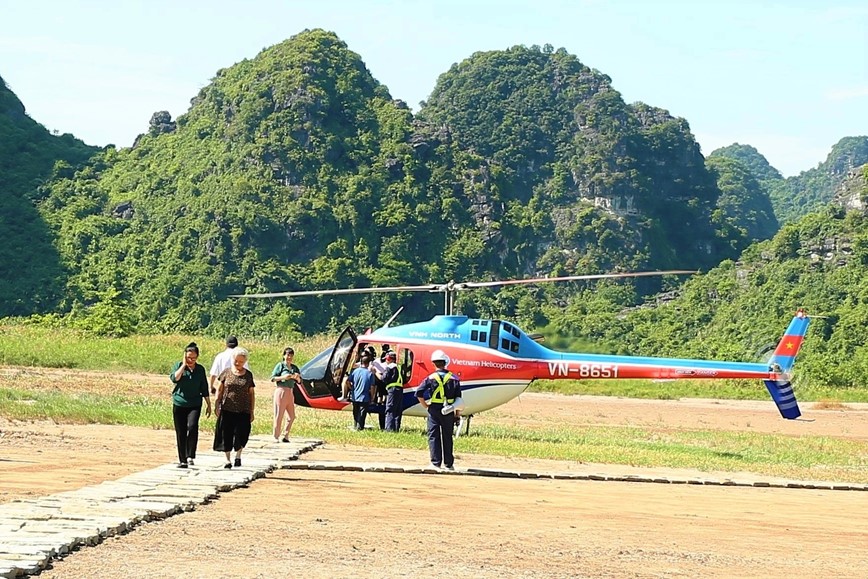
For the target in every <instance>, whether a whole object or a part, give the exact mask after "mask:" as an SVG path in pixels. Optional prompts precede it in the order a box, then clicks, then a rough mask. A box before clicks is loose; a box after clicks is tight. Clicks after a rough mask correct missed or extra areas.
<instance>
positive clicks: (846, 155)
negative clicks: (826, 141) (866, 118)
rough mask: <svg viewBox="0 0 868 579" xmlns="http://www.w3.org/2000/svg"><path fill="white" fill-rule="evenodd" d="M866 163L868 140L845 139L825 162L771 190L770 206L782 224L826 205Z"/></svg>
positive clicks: (780, 183)
mask: <svg viewBox="0 0 868 579" xmlns="http://www.w3.org/2000/svg"><path fill="white" fill-rule="evenodd" d="M865 163H868V137H845V138H843V139H841V140H840V141H838V142H837V143H836V144H835V146H834V147H832V151H831V152H830V153H829V156H828V157H826V160H825V161H823V162H822V163H820V164H819V165H817V166H816V167H815V168H813V169H810V170H808V171H803V172H801V173H800V174H799V175H797V176H795V177H788V178H787V179H786V180H785V181H783V182H777V183H775V184H774V186H772V188H771V192H770V194H771V199H772V204H773V205H774V207H775V214H776V215H777V216H778V220H779V221H780V222H781V223H788V222H790V221H795V220H797V219H798V218H799V217H801V216H803V215H806V214H808V213H810V212H811V211H814V210H816V209H817V208H819V207H822V206H823V205H825V204H827V203H829V202H830V201H832V199H833V198H834V196H835V193H836V192H837V191H838V189H839V187H840V186H841V183H842V182H843V181H844V180H845V179H846V178H847V177H848V175H849V174H850V172H851V171H853V170H854V169H856V168H857V167H860V166H862V165H864V164H865Z"/></svg>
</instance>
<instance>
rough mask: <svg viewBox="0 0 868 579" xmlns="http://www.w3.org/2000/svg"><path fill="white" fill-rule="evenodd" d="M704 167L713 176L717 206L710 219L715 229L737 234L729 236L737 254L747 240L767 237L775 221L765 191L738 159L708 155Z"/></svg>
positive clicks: (775, 223) (776, 228) (751, 240)
mask: <svg viewBox="0 0 868 579" xmlns="http://www.w3.org/2000/svg"><path fill="white" fill-rule="evenodd" d="M706 166H707V167H708V169H709V170H710V171H711V172H712V174H714V175H715V176H716V177H717V188H718V189H719V190H720V196H719V197H718V198H717V208H716V211H715V215H714V220H715V221H716V222H719V223H720V225H719V226H718V229H719V230H721V229H723V228H724V227H730V228H733V229H735V230H736V231H738V234H732V235H730V236H729V237H730V239H732V240H733V241H736V242H737V245H735V246H734V249H735V250H736V252H738V253H741V252H742V251H743V250H744V249H745V248H746V247H747V246H748V245H749V244H750V243H753V242H754V241H760V240H763V239H769V238H770V237H772V236H773V235H774V234H775V233H776V232H777V231H778V221H777V219H775V215H774V210H773V209H772V204H771V201H770V200H769V196H768V192H767V191H766V189H764V188H763V186H762V185H760V183H759V182H758V181H757V180H756V179H755V178H754V175H753V174H752V171H750V170H749V169H748V168H747V167H746V166H745V165H743V164H742V163H741V162H740V161H735V160H733V159H729V158H726V157H722V156H717V157H709V158H708V159H707V160H706Z"/></svg>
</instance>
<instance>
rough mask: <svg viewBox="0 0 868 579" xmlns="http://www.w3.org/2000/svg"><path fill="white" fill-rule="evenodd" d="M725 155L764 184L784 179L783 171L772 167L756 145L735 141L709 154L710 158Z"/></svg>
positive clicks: (767, 184)
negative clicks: (741, 143)
mask: <svg viewBox="0 0 868 579" xmlns="http://www.w3.org/2000/svg"><path fill="white" fill-rule="evenodd" d="M716 157H724V158H727V159H732V160H734V161H738V162H740V163H741V164H742V165H744V166H745V167H746V168H747V169H748V171H750V172H751V174H752V175H753V177H754V178H755V179H756V180H757V181H759V182H760V183H762V184H765V185H766V186H769V185H770V184H771V182H772V181H783V179H784V177H783V175H781V172H780V171H778V170H777V169H775V168H774V167H772V166H771V165H770V164H769V162H768V160H767V159H766V158H765V157H764V156H763V155H762V154H761V153H760V152H759V151H757V150H756V149H755V148H754V147H752V146H750V145H740V144H739V143H733V144H731V145H729V146H728V147H720V148H719V149H715V150H713V151H712V152H711V154H710V155H709V156H708V158H709V159H712V158H716Z"/></svg>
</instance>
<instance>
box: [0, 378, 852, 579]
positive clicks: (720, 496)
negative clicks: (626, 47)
mask: <svg viewBox="0 0 868 579" xmlns="http://www.w3.org/2000/svg"><path fill="white" fill-rule="evenodd" d="M144 380H145V382H147V379H144ZM803 406H804V407H803V410H804V412H805V420H803V421H797V422H789V421H784V420H782V419H781V418H780V417H779V416H778V415H777V413H776V411H775V410H774V407H773V406H772V405H771V403H769V404H765V403H759V402H746V403H743V402H719V401H712V400H707V401H666V402H660V401H644V400H621V399H611V398H593V397H562V396H556V395H546V394H534V395H523V396H522V397H521V398H520V399H519V400H516V401H513V402H511V403H510V404H507V405H505V406H503V407H501V408H499V409H496V410H494V411H492V412H491V413H489V415H488V416H489V418H490V419H492V420H514V421H522V422H526V423H529V424H535V423H538V424H541V425H542V424H546V425H551V424H552V423H553V422H558V421H570V422H572V423H577V424H605V425H634V426H636V425H643V424H651V425H653V424H659V423H661V422H662V423H666V424H667V425H669V426H670V427H671V428H707V429H726V430H730V429H731V430H752V431H756V432H770V433H781V434H787V435H794V436H795V435H800V434H812V435H823V436H832V437H846V438H856V439H863V440H868V408H866V407H865V406H864V405H850V404H848V405H847V406H846V407H845V408H844V409H831V410H827V409H813V408H811V405H803ZM167 411H168V410H167ZM0 433H2V434H0V502H4V501H9V500H13V499H15V498H22V497H32V496H36V495H41V494H49V493H54V492H59V491H63V490H69V489H73V488H79V487H81V486H84V485H88V484H96V483H98V482H100V481H102V480H107V479H113V478H118V477H120V476H124V475H125V474H128V473H132V472H136V471H139V470H144V469H147V468H152V467H155V466H158V465H160V464H164V463H167V462H171V461H173V457H174V454H175V450H174V435H173V433H172V432H170V431H158V430H148V429H140V428H129V427H116V426H100V425H61V424H53V423H13V422H10V421H4V420H0ZM202 438H203V440H202V441H201V442H200V444H201V447H202V448H203V449H204V448H205V447H206V446H207V442H206V441H207V438H208V437H207V436H203V437H202ZM457 449H458V455H459V460H458V461H457V464H458V466H459V467H464V468H471V467H477V468H484V467H489V466H501V467H505V468H510V469H517V470H541V471H545V472H552V471H569V470H574V469H577V468H580V467H587V465H578V464H576V463H566V462H559V461H544V460H521V459H511V458H502V457H488V456H477V455H468V454H462V452H461V447H460V441H459V443H458V446H457ZM308 458H310V459H311V460H326V461H329V460H333V461H345V460H352V461H367V462H389V463H402V464H416V465H423V464H425V463H426V462H427V457H426V454H425V453H424V452H416V451H408V450H388V451H384V450H372V449H363V448H357V447H350V446H335V445H331V444H328V443H326V444H325V445H324V446H323V447H321V448H319V449H317V450H315V451H313V452H312V453H311V454H310V455H309V456H308ZM595 467H597V468H601V469H604V468H607V467H606V466H605V465H595ZM611 468H615V467H611ZM618 468H622V469H625V468H628V467H618ZM632 470H633V471H637V470H638V469H632ZM866 512H868V492H855V491H854V492H848V491H820V490H803V489H798V490H790V489H768V488H744V487H707V486H693V485H666V484H640V483H614V482H593V481H591V482H587V481H565V480H524V479H500V478H487V477H474V476H449V475H406V474H391V473H382V474H381V473H359V472H336V471H302V470H283V471H276V472H275V473H272V474H270V475H269V476H268V477H266V478H265V479H260V480H258V481H255V482H254V483H252V484H251V485H250V487H249V488H246V489H241V490H237V491H233V492H231V493H228V494H224V495H221V497H220V498H219V499H218V500H216V501H214V502H213V503H211V504H208V505H204V506H202V507H200V508H198V509H197V510H196V511H194V512H191V513H185V514H182V515H178V516H175V517H172V518H170V519H167V520H165V521H162V522H159V523H148V524H145V525H142V526H140V527H138V528H136V529H135V530H134V531H133V532H131V533H129V534H127V535H124V536H120V537H117V538H112V539H109V540H107V541H106V542H105V543H103V544H101V545H99V546H97V547H90V548H86V549H82V550H81V551H79V552H76V553H74V554H73V555H71V556H69V557H67V558H66V559H64V560H62V561H58V562H56V563H55V564H54V566H53V568H51V569H49V570H47V571H45V572H44V573H43V576H47V577H64V578H85V577H87V578H90V577H95V576H100V577H125V578H126V577H129V576H131V575H132V576H136V577H176V576H188V577H209V578H215V577H286V576H313V577H336V576H354V577H382V576H398V577H407V576H414V577H415V576H421V575H424V576H438V577H440V576H451V575H454V574H460V575H464V576H471V577H567V576H569V577H573V576H587V577H696V576H702V577H736V576H738V577H760V576H762V577H792V576H797V575H798V576H803V575H806V574H808V575H810V576H815V577H865V576H868V561H866V558H865V556H864V548H865V545H868V520H866V518H865V517H864V516H862V515H861V514H860V513H866Z"/></svg>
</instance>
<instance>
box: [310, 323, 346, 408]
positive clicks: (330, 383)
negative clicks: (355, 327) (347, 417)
mask: <svg viewBox="0 0 868 579" xmlns="http://www.w3.org/2000/svg"><path fill="white" fill-rule="evenodd" d="M355 345H356V335H355V333H354V332H353V331H352V329H350V328H347V329H346V330H344V331H343V333H342V334H341V336H340V337H339V338H338V340H337V342H336V343H335V345H334V346H333V347H331V348H327V349H325V350H323V351H322V352H320V353H319V354H317V355H316V356H314V357H313V358H312V359H311V360H310V361H309V362H308V363H307V364H305V365H304V366H302V367H301V379H302V383H303V388H304V389H305V391H306V392H307V395H308V397H310V398H320V397H322V396H334V397H335V398H337V397H338V396H340V384H341V380H342V379H343V376H344V372H346V369H347V363H348V362H349V358H350V354H352V352H353V348H354V347H355Z"/></svg>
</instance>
